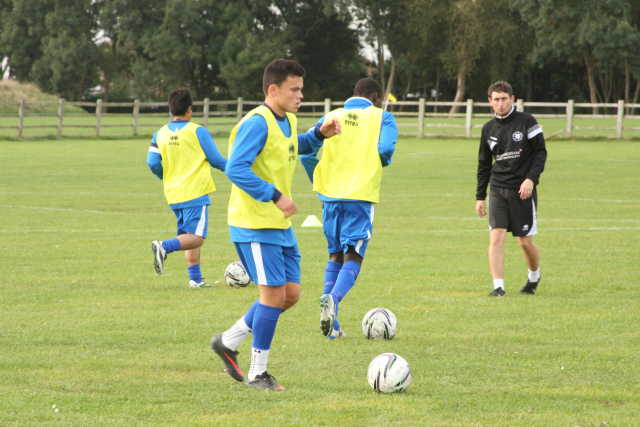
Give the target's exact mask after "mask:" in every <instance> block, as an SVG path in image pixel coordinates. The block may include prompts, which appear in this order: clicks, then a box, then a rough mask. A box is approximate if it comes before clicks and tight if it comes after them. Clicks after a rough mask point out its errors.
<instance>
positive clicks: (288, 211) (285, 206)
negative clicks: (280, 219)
mask: <svg viewBox="0 0 640 427" xmlns="http://www.w3.org/2000/svg"><path fill="white" fill-rule="evenodd" d="M276 206H277V207H278V209H280V210H281V211H282V213H283V214H284V217H285V218H289V217H290V216H291V215H293V214H294V213H296V212H297V211H298V206H297V205H296V204H295V203H294V202H293V200H291V199H290V198H288V197H287V196H285V195H284V194H283V195H282V196H280V198H279V199H278V201H277V202H276Z"/></svg>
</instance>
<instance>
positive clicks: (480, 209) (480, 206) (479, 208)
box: [476, 200, 487, 216]
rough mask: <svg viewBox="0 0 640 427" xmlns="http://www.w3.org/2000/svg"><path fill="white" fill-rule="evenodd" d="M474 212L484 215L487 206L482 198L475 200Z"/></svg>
mask: <svg viewBox="0 0 640 427" xmlns="http://www.w3.org/2000/svg"><path fill="white" fill-rule="evenodd" d="M476 213H477V214H478V216H485V215H486V214H487V208H486V206H485V204H484V200H476Z"/></svg>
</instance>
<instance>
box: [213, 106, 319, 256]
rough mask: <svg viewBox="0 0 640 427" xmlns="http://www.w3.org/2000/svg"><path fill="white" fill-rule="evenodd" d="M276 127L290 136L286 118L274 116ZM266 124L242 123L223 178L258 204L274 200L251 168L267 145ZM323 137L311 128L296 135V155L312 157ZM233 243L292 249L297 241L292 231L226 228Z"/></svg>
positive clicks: (269, 187)
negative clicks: (255, 243) (265, 244)
mask: <svg viewBox="0 0 640 427" xmlns="http://www.w3.org/2000/svg"><path fill="white" fill-rule="evenodd" d="M273 114H274V116H275V118H276V123H278V126H279V127H280V129H281V130H282V133H283V134H284V135H285V136H287V137H288V136H290V135H291V124H290V123H289V120H288V119H287V118H286V116H285V117H280V116H278V115H276V114H275V113H273ZM267 134H268V128H267V122H266V121H265V120H264V118H263V117H262V116H261V115H259V114H255V115H253V116H251V117H249V118H248V119H247V120H245V121H244V122H243V123H242V124H241V125H240V128H239V129H238V131H237V133H236V137H235V140H234V143H233V151H232V153H231V156H230V157H229V160H228V161H227V167H226V169H225V174H226V175H227V177H228V178H229V179H230V180H231V182H233V183H234V184H235V185H237V186H238V187H239V188H241V189H242V190H244V191H245V192H246V193H247V194H249V195H250V196H251V197H253V198H254V199H256V200H259V201H261V202H268V201H270V200H271V199H272V198H273V195H274V193H275V190H276V188H275V186H274V185H273V184H272V183H270V182H268V181H265V180H263V179H262V178H260V177H259V176H258V175H256V174H255V172H253V170H252V169H251V166H252V165H253V163H254V162H255V160H256V157H257V156H258V155H259V154H260V152H261V151H262V149H263V148H264V145H265V143H266V142H267ZM323 139H324V138H323V136H322V135H321V134H320V133H319V131H318V130H317V129H316V128H315V127H314V128H312V129H310V130H309V131H308V132H306V133H303V134H299V135H298V153H299V154H303V153H311V152H313V151H314V150H317V149H319V148H320V147H321V146H322V140H323ZM229 231H230V234H231V241H232V242H262V243H271V244H275V245H280V246H293V245H295V244H296V238H295V235H294V234H293V229H292V228H288V229H286V230H281V229H258V230H256V229H250V228H242V227H234V226H229Z"/></svg>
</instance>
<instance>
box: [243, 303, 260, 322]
mask: <svg viewBox="0 0 640 427" xmlns="http://www.w3.org/2000/svg"><path fill="white" fill-rule="evenodd" d="M259 305H260V300H255V301H254V303H253V304H251V307H249V310H247V314H245V315H244V323H246V324H247V326H248V327H249V328H251V327H252V326H253V317H254V316H255V314H256V308H258V306H259Z"/></svg>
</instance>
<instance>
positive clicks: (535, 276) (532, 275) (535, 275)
mask: <svg viewBox="0 0 640 427" xmlns="http://www.w3.org/2000/svg"><path fill="white" fill-rule="evenodd" d="M527 271H528V272H529V274H528V275H527V277H528V278H529V281H530V282H537V281H538V280H540V267H538V269H537V270H536V271H531V270H527Z"/></svg>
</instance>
